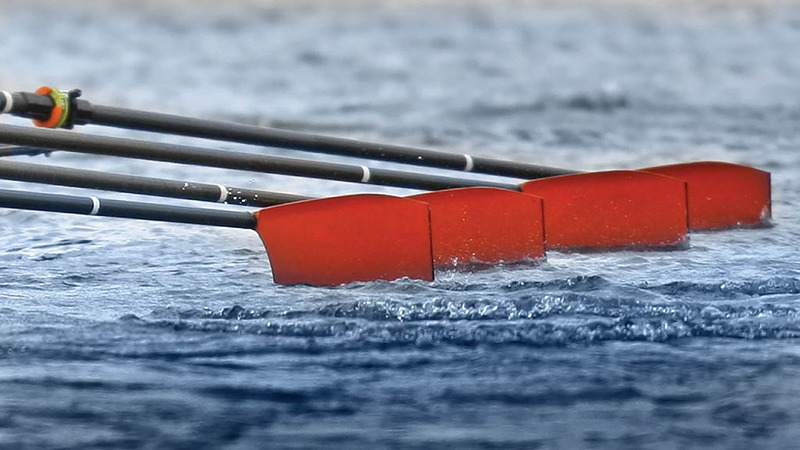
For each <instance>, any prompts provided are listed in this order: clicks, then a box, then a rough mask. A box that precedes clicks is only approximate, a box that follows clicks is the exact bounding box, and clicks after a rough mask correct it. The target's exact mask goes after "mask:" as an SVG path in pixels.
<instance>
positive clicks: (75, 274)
mask: <svg viewBox="0 0 800 450" xmlns="http://www.w3.org/2000/svg"><path fill="white" fill-rule="evenodd" d="M223 5H224V6H223ZM0 42H2V45H0V61H2V64H0V89H3V90H9V91H12V90H28V91H30V90H34V89H35V88H37V87H38V86H40V85H45V84H46V85H51V86H57V87H59V88H65V89H66V88H75V87H77V88H81V89H83V91H84V96H85V98H87V99H88V100H90V101H92V102H94V103H98V104H107V105H115V106H124V107H131V108H141V109H147V110H154V111H162V112H170V113H177V114H185V115H193V116H200V117H208V118H218V119H224V120H233V121H239V122H244V123H252V124H264V125H271V126H277V127H284V128H290V129H297V130H304V131H313V132H321V133H327V134H335V135H341V136H348V137H353V138H360V139H367V140H376V141H385V142H392V143H399V144H408V145H417V146H425V147H430V148H436V149H445V150H452V151H458V152H470V153H472V154H477V155H484V156H489V157H496V158H505V159H513V160H519V161H527V162H533V163H542V164H546V165H552V166H562V167H569V168H574V169H579V170H601V169H612V168H636V167H646V166H651V165H658V164H667V163H673V162H682V161H697V160H724V161H730V162H735V163H741V164H747V165H752V166H755V167H758V168H761V169H764V170H768V171H770V172H771V173H772V180H773V209H774V224H775V226H774V227H773V228H770V229H758V230H732V231H725V232H718V233H695V234H693V235H692V236H691V248H690V249H688V250H686V251H674V252H640V253H637V252H617V253H603V254H559V253H550V254H548V260H547V262H546V263H544V264H541V265H539V266H515V267H496V268H492V269H490V270H485V271H480V272H475V273H455V272H444V273H439V274H437V281H435V282H432V283H425V282H419V281H410V280H399V281H395V282H377V283H356V284H352V285H347V286H341V287H336V288H312V287H303V286H299V287H297V286H296V287H281V286H277V285H275V284H274V283H273V282H272V280H271V271H270V267H269V262H268V260H267V258H266V255H265V252H264V250H263V247H262V246H261V243H260V241H259V240H258V237H257V236H256V234H255V233H252V232H248V231H239V230H225V229H208V228H203V227H195V226H184V225H171V224H160V223H144V222H133V221H124V220H117V219H105V218H87V217H82V216H67V215H57V214H46V213H33V212H22V211H10V210H3V211H0V275H1V277H0V448H9V449H28V448H30V449H34V448H35V449H49V448H82V449H94V448H126V449H127V448H130V449H140V448H142V449H144V448H148V449H149V448H193V449H202V448H209V449H211V448H213V449H222V448H226V449H244V448H313V447H320V448H321V447H325V448H328V447H339V448H459V449H461V448H504V449H505V448H525V449H529V448H608V449H621V448H637V449H640V448H658V449H663V448H726V449H732V448H795V447H796V445H797V444H796V443H797V442H798V441H799V440H800V383H798V377H799V376H800V345H798V340H797V338H798V336H800V319H799V318H798V311H800V256H798V248H800V213H798V198H800V182H799V181H798V174H800V153H799V152H798V150H797V149H798V145H800V126H798V123H800V82H798V80H800V7H798V6H795V4H794V3H792V2H779V1H774V2H756V1H752V2H749V1H737V2H718V1H709V2H706V3H700V4H697V3H695V2H681V1H677V0H675V1H669V0H660V1H656V2H637V1H632V0H630V1H609V2H600V1H592V2H587V3H582V2H581V3H580V5H578V2H575V3H570V2H566V1H549V2H547V1H497V2H489V1H486V2H477V1H469V2H446V1H442V2H417V1H414V2H391V1H386V2H359V1H330V2H284V1H271V2H269V1H267V2H265V1H249V2H245V1H242V2H224V3H223V2H211V1H203V2H189V1H183V2H179V1H173V2H169V1H168V2H161V1H152V2H150V1H147V2H134V1H128V2H124V1H120V2H103V1H99V0H92V1H80V2H78V1H59V2H40V1H36V0H30V1H24V2H22V1H9V0H5V1H2V2H0ZM2 120H3V121H4V122H5V123H13V124H22V123H24V122H23V121H20V120H18V119H13V118H3V119H2ZM80 132H89V133H98V134H100V133H102V134H110V135H117V136H126V137H136V138H142V139H151V140H157V141H163V142H177V143H188V144H198V145H202V146H214V147H218V148H226V149H236V150H241V151H251V152H266V153H269V154H280V155H289V154H292V153H291V152H287V151H282V150H278V149H258V148H252V147H245V146H237V145H233V144H218V143H211V142H208V141H200V140H192V139H188V138H180V137H170V136H159V135H152V134H146V133H134V132H130V131H120V130H110V129H104V128H100V127H95V126H90V127H86V128H83V129H82V130H80ZM292 155H293V156H297V155H298V154H292ZM302 156H304V157H308V158H314V159H324V160H332V161H342V162H350V163H353V162H354V161H352V160H347V159H344V158H338V159H337V158H333V157H322V156H314V155H302ZM17 159H20V160H23V161H30V162H41V163H45V164H54V165H63V166H71V167H83V168H91V169H95V170H108V171H113V172H121V173H134V174H143V175H147V176H156V177H166V178H174V179H189V180H192V181H202V182H214V183H224V184H229V185H233V186H249V187H254V188H262V189H269V190H282V191H286V192H293V193H299V194H307V195H318V196H327V195H336V194H345V193H355V192H366V191H368V192H386V193H394V194H406V193H411V192H413V191H406V190H398V189H390V188H377V187H365V186H361V185H349V184H345V183H336V182H326V181H319V180H315V181H312V180H305V179H300V178H291V177H281V176H271V175H255V174H251V173H242V172H235V171H227V170H220V169H206V168H198V167H188V166H179V165H172V164H160V163H151V162H143V161H129V160H124V159H119V158H110V157H92V156H85V155H77V154H68V153H53V154H52V155H51V156H50V157H44V156H37V157H34V158H29V157H18V158H17ZM370 165H371V166H374V167H392V165H391V164H386V163H370ZM0 185H1V186H2V187H11V188H20V189H21V188H24V189H32V190H41V191H59V192H62V191H63V192H78V193H87V192H89V191H83V190H79V189H66V188H65V189H61V188H54V187H42V186H31V185H26V184H24V183H15V182H2V183H0ZM93 195H94V193H93ZM103 195H104V196H105V197H114V198H132V197H133V196H129V195H122V194H108V193H104V194H103ZM158 201H164V200H158Z"/></svg>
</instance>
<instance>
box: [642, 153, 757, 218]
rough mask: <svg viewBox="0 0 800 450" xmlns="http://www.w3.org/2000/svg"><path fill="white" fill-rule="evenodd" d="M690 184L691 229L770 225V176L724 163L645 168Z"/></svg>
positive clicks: (752, 169) (695, 163)
mask: <svg viewBox="0 0 800 450" xmlns="http://www.w3.org/2000/svg"><path fill="white" fill-rule="evenodd" d="M642 170H643V171H646V172H651V173H657V174H661V175H666V176H670V177H674V178H678V179H680V180H684V181H686V182H687V184H688V186H689V228H690V229H691V230H718V229H725V228H737V227H764V226H769V225H771V218H772V199H771V196H772V194H771V186H770V174H769V172H765V171H763V170H758V169H754V168H752V167H747V166H741V165H738V164H731V163H724V162H710V161H705V162H693V163H684V164H674V165H669V166H658V167H650V168H647V169H642Z"/></svg>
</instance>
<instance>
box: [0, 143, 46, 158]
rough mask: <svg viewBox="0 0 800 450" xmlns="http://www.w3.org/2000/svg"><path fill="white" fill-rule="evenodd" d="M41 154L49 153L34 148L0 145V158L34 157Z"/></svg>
mask: <svg viewBox="0 0 800 450" xmlns="http://www.w3.org/2000/svg"><path fill="white" fill-rule="evenodd" d="M42 153H50V152H49V151H48V150H44V149H41V148H36V147H21V146H19V145H0V158H2V157H6V156H36V155H41V154H42Z"/></svg>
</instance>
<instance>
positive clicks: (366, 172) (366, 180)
mask: <svg viewBox="0 0 800 450" xmlns="http://www.w3.org/2000/svg"><path fill="white" fill-rule="evenodd" d="M361 171H362V172H364V176H363V177H361V182H362V183H369V179H370V178H371V177H372V174H370V173H369V167H367V166H361Z"/></svg>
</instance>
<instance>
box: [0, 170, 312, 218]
mask: <svg viewBox="0 0 800 450" xmlns="http://www.w3.org/2000/svg"><path fill="white" fill-rule="evenodd" d="M0 179H5V180H15V181H25V182H30V183H43V184H53V185H59V186H70V187H79V188H87V189H101V190H107V191H117V192H127V193H131V194H142V195H153V196H158V197H170V198H181V199H186V200H198V201H204V202H217V203H230V204H236V205H242V206H258V207H265V206H274V205H280V204H284V203H290V202H297V201H301V200H308V199H310V198H311V197H305V196H301V195H292V194H284V193H280V192H269V191H260V190H254V189H244V188H238V187H229V186H223V185H221V184H206V183H195V182H191V181H177V180H166V179H161V178H150V177H141V176H136V175H123V174H117V173H108V172H96V171H92V170H82V169H72V168H67V167H58V166H45V165H39V164H28V163H22V162H17V161H8V160H0Z"/></svg>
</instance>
